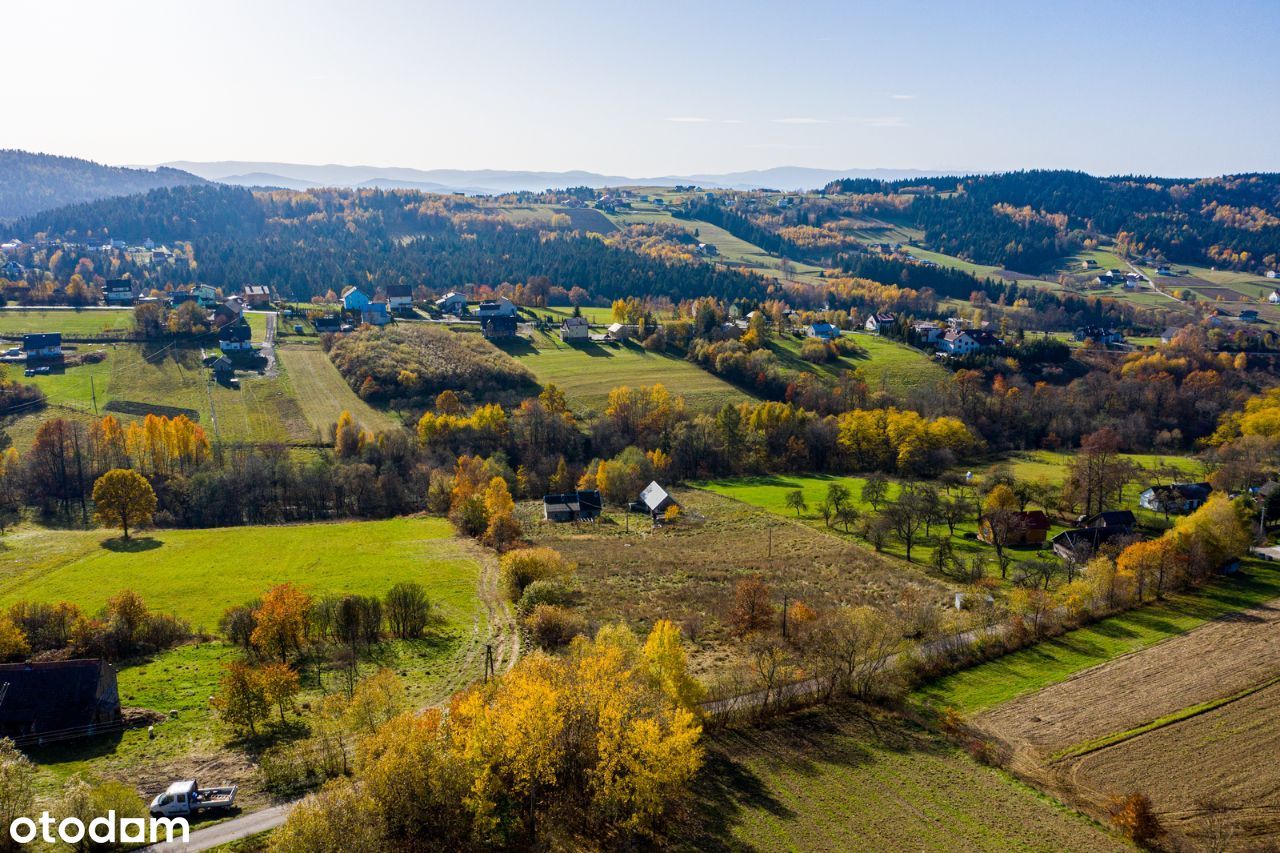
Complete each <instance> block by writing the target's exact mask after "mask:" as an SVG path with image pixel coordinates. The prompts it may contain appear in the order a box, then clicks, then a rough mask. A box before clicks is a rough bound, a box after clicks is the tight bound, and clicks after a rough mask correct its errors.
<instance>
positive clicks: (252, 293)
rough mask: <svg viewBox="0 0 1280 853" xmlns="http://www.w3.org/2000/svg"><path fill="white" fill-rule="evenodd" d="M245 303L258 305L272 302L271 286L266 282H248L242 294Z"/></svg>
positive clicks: (241, 297)
mask: <svg viewBox="0 0 1280 853" xmlns="http://www.w3.org/2000/svg"><path fill="white" fill-rule="evenodd" d="M240 299H241V301H243V302H244V304H245V305H251V306H254V307H257V306H259V305H269V304H271V288H269V287H267V286H266V285H265V284H246V285H245V286H244V290H243V291H242V293H241V296H240Z"/></svg>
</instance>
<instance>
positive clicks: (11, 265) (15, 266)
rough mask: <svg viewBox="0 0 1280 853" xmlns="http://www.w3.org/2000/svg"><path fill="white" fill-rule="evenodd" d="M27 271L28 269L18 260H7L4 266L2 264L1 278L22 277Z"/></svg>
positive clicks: (0, 267)
mask: <svg viewBox="0 0 1280 853" xmlns="http://www.w3.org/2000/svg"><path fill="white" fill-rule="evenodd" d="M25 273H26V269H24V268H23V266H22V264H20V263H18V262H17V261H13V260H10V261H5V263H4V266H0V278H7V279H9V280H10V281H12V280H13V279H16V278H22V276H23V275H24V274H25Z"/></svg>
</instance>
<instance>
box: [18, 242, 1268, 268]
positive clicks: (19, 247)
mask: <svg viewBox="0 0 1280 853" xmlns="http://www.w3.org/2000/svg"><path fill="white" fill-rule="evenodd" d="M22 245H23V244H22V241H21V240H19V239H18V238H17V237H14V238H13V239H12V240H5V241H4V242H3V243H0V252H4V253H5V254H8V253H9V252H16V251H18V250H19V249H21V248H22ZM1271 278H1275V276H1271Z"/></svg>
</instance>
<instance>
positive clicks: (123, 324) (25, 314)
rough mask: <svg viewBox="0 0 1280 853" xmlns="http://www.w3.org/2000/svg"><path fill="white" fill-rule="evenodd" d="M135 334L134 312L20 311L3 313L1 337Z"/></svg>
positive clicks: (26, 309) (126, 309)
mask: <svg viewBox="0 0 1280 853" xmlns="http://www.w3.org/2000/svg"><path fill="white" fill-rule="evenodd" d="M131 331H133V309H132V308H112V309H100V308H86V309H82V310H68V309H41V308H21V309H17V308H14V309H9V308H6V309H4V310H0V335H23V334H29V333H34V332H61V333H62V334H64V335H68V336H72V337H88V336H91V335H103V334H110V333H113V332H114V333H120V332H131Z"/></svg>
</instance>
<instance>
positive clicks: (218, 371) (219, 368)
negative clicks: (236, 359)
mask: <svg viewBox="0 0 1280 853" xmlns="http://www.w3.org/2000/svg"><path fill="white" fill-rule="evenodd" d="M235 373H236V366H235V365H234V364H232V363H231V359H229V358H227V357H226V356H225V355H220V356H218V357H217V358H216V359H214V362H213V378H214V379H215V380H217V381H218V382H226V381H227V380H229V379H230V378H231V377H232V376H235Z"/></svg>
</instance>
